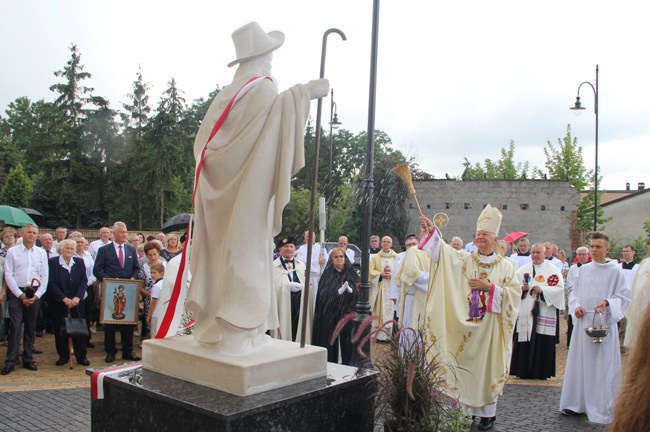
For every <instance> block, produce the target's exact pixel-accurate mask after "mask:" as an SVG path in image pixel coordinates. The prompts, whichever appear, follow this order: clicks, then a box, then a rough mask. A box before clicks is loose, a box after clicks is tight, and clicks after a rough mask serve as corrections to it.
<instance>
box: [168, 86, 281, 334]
mask: <svg viewBox="0 0 650 432" xmlns="http://www.w3.org/2000/svg"><path fill="white" fill-rule="evenodd" d="M264 79H269V80H271V81H273V80H272V78H271V77H265V76H262V77H253V78H251V79H250V80H248V81H247V82H246V84H244V86H243V87H242V88H240V89H239V91H238V92H237V93H236V94H235V96H233V98H232V99H231V100H230V102H228V105H226V108H225V109H224V110H223V112H222V113H221V115H220V116H219V118H218V119H217V121H216V123H215V124H214V126H213V127H212V131H211V132H210V135H209V136H208V139H207V140H206V141H205V144H204V145H203V149H202V150H201V154H200V155H199V157H198V158H197V160H196V169H195V170H194V192H193V193H192V203H194V198H195V197H196V191H197V189H198V184H199V178H200V176H201V170H202V169H203V162H204V160H205V153H206V151H207V149H208V143H209V142H210V141H211V140H212V138H214V136H215V135H216V134H217V132H219V130H220V129H221V126H222V125H223V124H224V122H225V121H226V118H227V117H228V114H230V111H231V110H232V108H233V106H234V105H235V103H237V101H239V100H240V99H241V98H242V97H243V96H244V95H245V94H246V93H247V92H248V91H249V90H250V89H251V88H253V85H255V84H256V83H258V82H260V81H262V80H264ZM193 219H194V217H192V218H190V221H189V223H188V224H187V241H186V242H185V244H184V245H183V254H182V256H181V263H180V266H179V268H178V273H177V275H176V281H175V282H174V288H173V290H172V294H171V297H170V298H169V303H168V305H167V310H166V311H165V315H164V316H163V318H162V320H161V322H160V327H159V328H158V332H156V336H155V338H156V339H164V338H167V337H172V336H175V335H176V332H177V331H178V329H179V325H180V322H181V318H182V315H183V309H184V307H185V298H186V297H187V289H186V287H187V281H188V279H189V267H190V265H189V263H190V247H189V244H190V241H191V238H192V233H191V229H192V221H193Z"/></svg>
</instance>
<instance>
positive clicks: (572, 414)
mask: <svg viewBox="0 0 650 432" xmlns="http://www.w3.org/2000/svg"><path fill="white" fill-rule="evenodd" d="M560 413H561V414H562V415H565V416H574V417H580V416H581V415H582V414H580V413H579V412H575V411H572V410H570V409H564V410H562V411H560Z"/></svg>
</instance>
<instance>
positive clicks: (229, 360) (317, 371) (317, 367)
mask: <svg viewBox="0 0 650 432" xmlns="http://www.w3.org/2000/svg"><path fill="white" fill-rule="evenodd" d="M142 366H143V367H144V368H145V369H146V370H150V371H153V372H159V373H161V374H164V375H169V376H173V377H174V378H180V379H182V380H185V381H190V382H193V383H196V384H201V385H204V386H208V387H212V388H214V389H217V390H222V391H225V392H227V393H231V394H234V395H237V396H248V395H252V394H255V393H260V392H264V391H268V390H272V389H275V388H279V387H284V386H287V385H291V384H296V383H299V382H301V381H308V380H312V379H316V378H324V377H325V375H326V374H327V350H326V349H325V348H322V347H316V346H311V345H306V346H305V347H304V348H300V344H298V343H295V342H287V341H283V340H278V339H271V338H269V341H268V342H267V343H266V344H264V345H263V346H262V347H259V348H257V349H255V350H253V351H251V352H250V353H248V354H243V355H227V354H220V353H218V352H216V351H215V350H214V349H210V348H205V347H203V346H201V345H200V344H199V343H198V342H196V340H194V338H193V337H192V336H175V337H171V338H167V339H149V340H147V341H145V342H144V345H143V347H142Z"/></svg>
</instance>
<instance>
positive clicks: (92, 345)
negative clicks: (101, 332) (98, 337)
mask: <svg viewBox="0 0 650 432" xmlns="http://www.w3.org/2000/svg"><path fill="white" fill-rule="evenodd" d="M86 348H95V344H94V343H92V342H90V341H88V343H87V344H86Z"/></svg>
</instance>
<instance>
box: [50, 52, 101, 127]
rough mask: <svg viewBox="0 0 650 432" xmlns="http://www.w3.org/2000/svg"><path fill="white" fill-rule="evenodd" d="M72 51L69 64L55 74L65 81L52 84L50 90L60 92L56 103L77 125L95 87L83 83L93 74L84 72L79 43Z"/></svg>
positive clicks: (82, 116)
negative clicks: (78, 47) (78, 48)
mask: <svg viewBox="0 0 650 432" xmlns="http://www.w3.org/2000/svg"><path fill="white" fill-rule="evenodd" d="M70 53H71V57H70V60H68V63H67V66H65V67H64V68H63V70H60V71H56V72H54V75H55V76H57V77H61V78H63V79H64V82H62V83H57V84H54V85H52V86H50V90H51V91H53V92H56V93H58V94H59V97H57V99H56V100H55V101H54V104H55V105H56V106H57V107H59V108H61V110H63V112H64V113H65V115H66V117H67V118H68V119H70V121H71V122H72V123H73V124H74V125H75V126H76V125H78V124H79V122H80V121H81V120H82V119H83V118H84V112H83V110H84V105H86V104H87V103H90V102H91V101H92V96H91V93H92V92H93V90H94V89H93V88H92V87H86V86H85V85H83V81H84V80H86V79H90V78H91V76H92V75H91V74H90V73H88V72H84V66H83V65H82V64H81V53H79V50H77V45H75V44H72V45H71V46H70ZM86 95H87V96H86Z"/></svg>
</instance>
